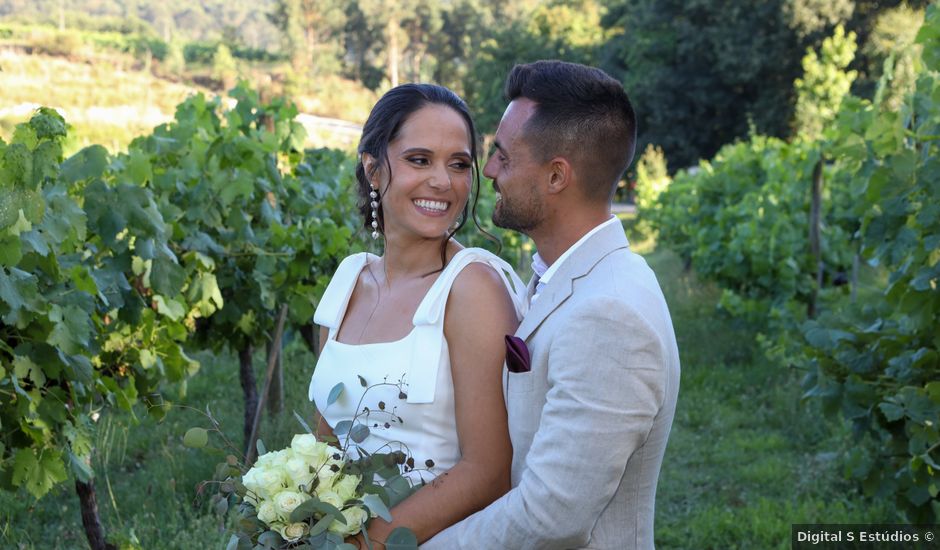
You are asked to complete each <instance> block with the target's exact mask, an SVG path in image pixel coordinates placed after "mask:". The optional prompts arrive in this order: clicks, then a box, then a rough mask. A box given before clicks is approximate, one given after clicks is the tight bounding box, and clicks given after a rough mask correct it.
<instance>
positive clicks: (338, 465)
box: [316, 459, 343, 493]
mask: <svg viewBox="0 0 940 550" xmlns="http://www.w3.org/2000/svg"><path fill="white" fill-rule="evenodd" d="M333 466H335V468H333ZM342 470H343V461H341V460H333V459H330V460H329V461H328V462H327V463H326V464H324V465H323V466H321V467H320V468H319V469H317V471H316V472H317V477H319V478H320V484H319V485H317V492H318V493H319V492H321V491H331V490H333V482H335V481H337V480H339V479H340V476H341V474H340V472H342Z"/></svg>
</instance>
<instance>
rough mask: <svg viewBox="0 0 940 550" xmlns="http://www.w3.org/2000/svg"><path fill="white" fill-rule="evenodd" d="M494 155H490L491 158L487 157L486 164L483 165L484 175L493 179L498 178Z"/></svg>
mask: <svg viewBox="0 0 940 550" xmlns="http://www.w3.org/2000/svg"><path fill="white" fill-rule="evenodd" d="M494 156H495V155H490V156H489V158H488V159H486V164H484V165H483V175H484V176H485V177H487V178H490V179H491V180H495V179H496V166H495V165H496V162H495V161H494V160H493V157H494Z"/></svg>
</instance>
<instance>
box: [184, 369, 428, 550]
mask: <svg viewBox="0 0 940 550" xmlns="http://www.w3.org/2000/svg"><path fill="white" fill-rule="evenodd" d="M360 383H361V384H362V385H363V387H367V390H366V391H368V390H370V389H372V388H374V387H377V386H386V385H391V386H396V387H398V388H399V394H400V396H401V397H400V398H402V399H403V398H404V393H403V392H402V391H401V385H402V382H401V381H399V382H397V383H389V382H386V381H383V382H382V383H380V384H375V385H373V386H367V385H366V382H365V380H364V379H362V377H360ZM342 392H343V384H342V383H339V384H337V385H336V386H335V387H334V388H333V389H332V391H331V392H330V397H329V403H330V404H332V403H333V402H335V401H336V400H337V399H338V398H339V396H340V394H342ZM359 405H360V406H359V407H357V408H360V409H361V410H360V412H359V413H357V414H356V415H355V416H354V417H353V418H352V419H351V420H344V421H342V422H339V423H338V424H337V425H336V427H335V428H334V430H333V431H334V434H335V435H336V436H339V437H343V438H344V439H345V441H344V443H343V445H342V447H341V448H340V447H336V446H333V445H331V444H330V443H329V442H337V443H339V440H338V439H337V438H336V437H323V438H318V437H317V436H316V435H314V432H313V430H311V429H310V426H309V425H308V424H307V423H306V422H305V421H304V419H303V418H302V417H301V416H300V415H298V414H297V413H296V412H295V413H294V416H295V417H296V418H297V420H298V422H300V424H301V426H302V427H303V428H304V430H305V433H301V434H296V435H294V436H293V438H292V440H291V444H290V446H289V447H287V448H286V449H281V450H277V451H270V452H268V451H267V450H266V449H265V447H264V443H262V441H261V440H260V439H259V440H257V449H258V458H257V460H256V461H255V462H254V464H252V465H251V467H250V468H248V469H247V471H246V470H245V467H244V466H243V465H242V464H241V463H240V461H239V460H238V458H236V456H235V455H228V456H227V457H226V461H225V462H224V463H222V464H219V467H218V468H217V469H216V474H215V479H216V480H219V481H214V482H204V483H203V484H202V485H201V486H200V489H199V492H200V493H201V492H202V489H203V487H204V486H205V485H206V484H208V483H218V485H219V492H218V493H217V494H215V495H213V497H212V502H213V504H214V507H215V510H216V512H218V513H220V514H223V515H224V514H226V513H227V512H228V510H229V504H230V503H235V502H238V503H239V504H238V510H239V513H240V518H239V521H238V524H237V532H236V533H235V534H234V535H232V537H231V539H230V540H229V543H228V546H227V549H226V550H242V549H248V550H252V549H255V548H273V549H286V548H296V549H299V548H306V549H310V550H356V546H355V545H352V544H348V543H344V541H345V539H346V537H349V536H353V535H357V534H359V533H361V534H362V536H363V538H364V539H365V542H366V546H367V547H368V548H370V549H371V548H373V545H372V542H371V541H370V540H369V538H368V531H367V530H366V526H367V525H368V522H369V520H370V519H372V518H374V517H381V518H382V519H384V520H385V521H389V522H390V521H392V516H391V514H390V513H389V508H390V507H392V506H394V505H395V504H397V503H398V502H401V501H402V500H404V499H405V498H407V497H408V496H409V495H410V494H411V493H413V492H414V491H415V490H417V489H418V488H419V487H418V486H415V484H414V483H412V481H411V480H410V479H409V478H407V477H405V476H403V475H402V472H419V471H423V470H417V469H415V466H414V460H413V458H411V457H409V456H408V455H407V454H406V453H405V452H404V450H392V449H391V448H390V447H388V446H386V447H383V450H384V449H388V452H378V451H376V452H373V453H369V452H368V451H367V450H366V449H364V448H362V447H361V446H360V445H359V444H360V443H362V442H363V441H365V439H366V438H367V437H369V434H370V432H371V431H370V428H369V427H368V425H367V424H366V422H368V421H369V420H368V419H369V418H371V417H370V415H371V414H373V413H374V414H379V413H384V414H386V415H388V416H389V420H388V422H384V423H383V424H384V425H385V426H386V427H387V426H388V425H389V424H390V423H391V422H396V421H397V422H400V421H401V419H400V418H398V417H397V416H396V415H394V414H392V412H389V411H386V410H385V404H384V403H383V402H381V401H380V402H379V403H378V407H379V411H377V412H376V411H370V410H369V408H367V407H361V405H362V402H361V401H360V404H359ZM206 416H207V418H208V419H209V421H210V422H211V423H212V426H213V429H212V430H211V431H213V432H217V433H218V434H219V435H220V436H221V437H222V438H223V440H224V441H225V443H226V444H227V446H228V447H230V448H233V449H236V447H235V445H234V444H233V443H232V442H231V441H229V440H228V439H227V438H226V437H225V435H224V433H223V431H222V429H221V424H220V423H219V421H218V420H216V419H215V418H214V417H213V416H212V413H211V411H209V407H206ZM364 419H365V420H366V422H363V420H364ZM374 428H376V429H378V428H379V424H378V423H374ZM209 431H210V430H207V429H205V428H199V427H196V428H191V429H190V430H189V431H188V432H187V433H186V435H185V437H184V438H183V443H184V445H186V446H189V447H193V448H203V447H206V445H207V443H208V435H209ZM328 441H329V442H328ZM352 451H355V454H356V455H357V456H356V458H353V457H352ZM426 465H427V466H428V470H427V471H430V468H431V467H433V461H430V460H428V461H427V462H426ZM423 483H424V480H423V478H422V479H421V484H423ZM383 543H384V545H385V548H386V549H395V550H417V548H418V541H417V538H416V537H415V535H414V533H413V532H412V531H411V530H410V529H407V528H404V527H399V528H396V529H394V530H393V531H392V532H391V533H390V534H389V536H388V538H387V539H386V540H385V541H383Z"/></svg>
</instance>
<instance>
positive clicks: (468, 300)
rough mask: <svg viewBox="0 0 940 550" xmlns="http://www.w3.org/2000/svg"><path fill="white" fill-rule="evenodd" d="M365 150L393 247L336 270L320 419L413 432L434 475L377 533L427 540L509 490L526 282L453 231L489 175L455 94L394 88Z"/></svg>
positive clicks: (388, 438)
mask: <svg viewBox="0 0 940 550" xmlns="http://www.w3.org/2000/svg"><path fill="white" fill-rule="evenodd" d="M358 152H359V162H358V164H357V166H356V177H357V179H358V192H359V196H360V200H361V202H362V206H361V211H362V215H363V217H364V219H365V226H366V228H367V230H368V231H370V232H372V237H373V238H379V237H382V236H384V243H385V250H384V253H383V254H382V255H381V256H375V255H373V254H369V253H365V252H363V253H359V254H353V255H351V256H349V257H347V258H346V259H345V260H343V262H342V263H341V264H340V266H339V267H338V268H337V270H336V273H335V274H334V276H333V279H332V280H331V281H330V284H329V286H328V287H327V289H326V292H325V293H324V296H323V299H322V300H321V302H320V305H319V307H318V308H317V311H316V314H315V316H314V320H315V321H316V323H317V324H318V325H320V326H321V342H322V344H321V348H320V355H319V359H318V362H317V366H316V369H315V370H314V373H313V376H312V378H311V381H310V391H309V395H310V399H311V400H313V401H314V402H315V404H316V406H317V409H318V411H319V412H320V414H321V420H320V424H321V426H320V432H321V433H332V432H331V428H332V427H333V426H335V425H336V423H337V422H340V421H343V420H350V419H352V418H353V417H354V416H355V415H356V414H357V413H359V412H361V411H362V410H363V409H364V408H366V407H367V408H368V409H369V410H370V411H373V412H374V413H375V414H376V415H379V416H381V417H382V420H381V422H375V423H373V422H372V421H371V420H372V416H371V415H372V414H373V412H370V413H369V414H370V423H369V427H370V429H371V434H370V435H369V437H368V438H367V439H366V440H365V441H363V442H362V443H361V444H360V446H361V447H362V448H363V449H365V450H367V451H369V452H370V453H371V452H373V451H376V450H378V449H381V448H383V447H384V448H385V452H388V446H389V445H394V446H396V448H397V446H398V445H403V446H405V447H406V448H407V450H408V451H409V453H410V456H411V457H413V458H414V460H415V467H416V468H417V469H416V470H415V471H411V472H409V473H407V474H406V475H408V476H410V477H412V480H413V481H420V480H421V479H422V478H423V479H424V480H426V481H430V480H431V479H433V481H431V482H430V483H427V484H426V485H424V486H423V487H421V489H419V490H418V491H417V492H416V493H414V494H413V495H411V496H410V497H408V498H407V499H406V500H404V501H403V502H401V503H400V504H398V505H397V506H396V507H395V508H394V509H393V510H392V516H393V522H392V523H388V522H385V521H383V520H381V519H379V518H376V519H375V520H373V522H372V523H371V526H370V528H369V538H370V539H371V540H372V541H380V542H381V541H384V540H385V539H386V537H387V535H388V533H389V532H391V530H392V529H394V528H395V527H398V526H404V527H408V528H410V529H411V530H412V531H414V533H415V534H416V535H417V537H418V540H419V541H422V542H423V541H425V540H427V539H429V538H431V537H432V536H433V535H435V534H436V533H437V532H439V531H441V530H443V529H444V528H446V527H448V526H450V525H452V524H454V523H456V522H458V521H460V520H461V519H463V518H465V517H467V516H469V515H470V514H472V513H474V512H475V511H477V510H480V509H482V508H484V507H485V506H486V505H487V504H489V503H490V502H492V501H494V500H495V499H496V498H498V497H499V496H501V495H502V494H503V493H505V492H506V491H508V490H509V483H510V477H509V476H510V465H511V461H512V447H511V444H510V441H509V433H508V429H507V421H506V408H505V404H504V401H503V391H502V376H503V361H504V359H505V352H506V348H505V344H504V337H505V336H506V335H507V334H513V333H514V332H515V330H516V327H517V325H518V323H519V321H520V319H521V317H522V314H523V313H524V311H523V309H524V304H525V299H524V296H525V287H524V285H523V284H522V282H521V281H520V280H519V278H518V277H517V276H516V274H515V273H514V272H513V270H512V268H511V267H510V266H509V265H508V264H507V263H506V262H504V261H502V260H501V259H499V258H497V257H496V256H494V255H493V254H491V253H489V252H487V251H485V250H482V249H479V248H464V247H462V246H461V245H460V244H459V243H458V242H457V241H456V240H454V238H453V236H454V233H456V231H457V229H459V228H460V226H461V225H462V224H463V223H465V222H466V221H467V219H468V211H469V207H468V202H469V199H470V195H471V188H473V189H475V195H477V194H478V193H479V186H480V183H479V173H478V167H477V164H476V156H477V151H476V132H475V130H474V126H473V121H472V120H471V117H470V113H469V111H468V109H467V106H466V104H465V103H464V102H463V100H461V99H460V98H459V97H458V96H457V95H456V94H454V93H453V92H452V91H450V90H448V89H447V88H443V87H440V86H435V85H430V84H405V85H402V86H398V87H396V88H394V89H392V90H390V91H389V92H388V93H386V94H385V95H384V96H383V97H382V98H381V99H380V100H379V101H378V103H376V105H375V107H374V108H373V109H372V112H371V114H370V115H369V119H368V120H367V121H366V124H365V126H364V128H363V131H362V138H361V141H360V143H359V150H358ZM474 200H475V198H474ZM360 377H361V378H360ZM362 380H364V381H365V384H364V383H363V382H362ZM340 382H342V383H343V385H344V391H343V392H342V394H340V397H339V398H338V399H337V400H336V401H335V402H333V403H330V404H328V401H329V395H330V392H331V390H332V388H333V387H334V386H336V384H338V383H340ZM377 384H380V385H377ZM366 385H367V386H369V388H367V387H365V386H366ZM367 389H368V392H367ZM366 392H367V393H366ZM364 393H365V396H363V394H364ZM360 399H362V402H361V403H360ZM389 413H390V414H389ZM399 419H400V421H399ZM386 422H388V423H386ZM324 424H325V425H324ZM376 425H377V426H376ZM426 465H427V467H428V468H429V469H430V470H431V474H432V475H428V472H426V471H421V470H423V469H424V468H425V466H426ZM380 547H381V546H380Z"/></svg>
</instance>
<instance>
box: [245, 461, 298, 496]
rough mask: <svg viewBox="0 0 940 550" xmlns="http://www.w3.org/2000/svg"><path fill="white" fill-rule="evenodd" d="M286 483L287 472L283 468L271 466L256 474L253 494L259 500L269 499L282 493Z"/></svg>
mask: <svg viewBox="0 0 940 550" xmlns="http://www.w3.org/2000/svg"><path fill="white" fill-rule="evenodd" d="M288 481H289V479H288V477H287V472H286V471H285V470H284V468H283V467H280V466H271V467H268V468H264V469H262V470H261V471H260V472H259V473H258V476H257V479H256V485H257V490H255V492H256V493H257V494H258V495H259V496H260V497H261V498H271V497H273V496H274V495H276V494H278V493H280V492H281V491H283V490H284V489H285V488H286V487H287V483H288ZM243 483H244V482H243ZM246 487H247V485H246Z"/></svg>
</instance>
